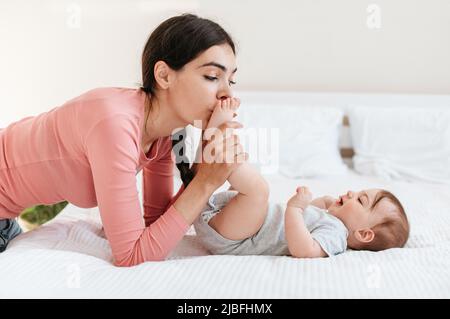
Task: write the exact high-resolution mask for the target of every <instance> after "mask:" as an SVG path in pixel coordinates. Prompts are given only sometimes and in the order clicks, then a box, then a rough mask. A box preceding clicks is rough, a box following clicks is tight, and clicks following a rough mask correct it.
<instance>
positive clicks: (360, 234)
mask: <svg viewBox="0 0 450 319" xmlns="http://www.w3.org/2000/svg"><path fill="white" fill-rule="evenodd" d="M354 235H355V238H356V239H357V240H358V241H359V242H361V243H370V242H371V241H372V240H373V239H374V238H375V233H374V232H373V230H372V229H370V228H364V229H360V230H357V231H355V233H354Z"/></svg>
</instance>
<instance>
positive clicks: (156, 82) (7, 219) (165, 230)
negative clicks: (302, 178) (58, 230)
mask: <svg viewBox="0 0 450 319" xmlns="http://www.w3.org/2000/svg"><path fill="white" fill-rule="evenodd" d="M235 63H236V61H235V48H234V44H233V41H232V40H231V38H230V36H229V35H228V34H227V33H226V32H225V31H224V30H223V29H222V28H221V27H220V26H219V25H218V24H216V23H214V22H212V21H210V20H207V19H201V18H199V17H197V16H194V15H190V14H186V15H181V16H176V17H172V18H170V19H168V20H166V21H164V22H163V23H162V24H161V25H159V26H158V28H156V29H155V31H154V32H153V33H152V34H151V35H150V38H149V39H148V41H147V44H146V46H145V48H144V52H143V56H142V76H143V86H142V87H141V88H140V89H128V88H97V89H94V90H91V91H88V92H86V93H84V94H83V95H81V96H78V97H76V98H74V99H72V100H69V101H67V102H66V103H65V104H64V105H62V106H60V107H56V108H53V109H52V110H50V111H49V112H46V113H43V114H40V115H38V116H35V117H27V118H24V119H22V120H20V121H18V122H15V123H12V124H10V125H9V126H8V127H6V128H4V129H2V130H0V155H1V156H0V169H1V170H0V185H1V188H0V219H1V220H2V223H0V227H1V226H2V225H3V228H0V229H1V230H0V235H1V236H0V239H4V240H3V241H4V242H6V243H4V244H3V246H2V247H3V249H4V248H5V247H6V245H7V242H8V241H9V240H11V239H12V238H14V237H15V236H17V234H18V233H19V232H20V228H19V227H18V226H17V223H16V221H15V220H14V218H16V217H17V216H18V215H19V214H20V212H21V211H22V210H23V209H24V208H26V207H30V206H33V205H36V204H53V203H57V202H60V201H62V200H67V201H69V202H71V203H73V204H74V205H77V206H79V207H85V208H89V207H95V206H98V207H99V211H100V215H101V218H102V223H103V227H104V230H105V234H106V237H107V239H108V240H109V242H110V245H111V249H112V253H113V256H114V264H115V265H117V266H133V265H137V264H140V263H142V262H145V261H156V260H164V259H165V258H166V257H167V255H168V254H169V253H170V252H171V250H172V249H173V248H174V247H175V246H176V245H177V243H178V242H179V241H180V240H181V239H182V238H183V235H184V234H185V232H186V231H187V230H188V228H189V226H190V225H191V224H192V222H193V221H194V220H195V218H196V217H197V216H198V215H199V214H200V211H201V209H202V208H203V207H204V206H205V204H206V202H207V200H208V198H209V197H210V196H211V195H212V193H213V192H214V191H215V190H216V189H217V188H218V187H220V186H221V185H222V184H223V183H224V182H225V180H226V179H227V177H228V176H229V175H230V174H231V172H232V171H233V170H234V169H236V168H237V167H238V166H239V165H240V164H239V163H242V162H243V161H245V160H246V159H247V156H248V155H247V154H246V153H244V152H242V146H241V145H240V144H239V141H238V139H237V138H236V136H234V135H231V136H229V135H225V130H226V129H227V128H228V129H235V128H239V127H241V125H240V124H239V123H237V122H228V123H226V125H222V126H221V127H220V131H218V132H219V133H220V134H219V136H220V137H221V138H216V139H214V140H213V141H212V142H211V141H208V144H209V145H207V146H208V147H209V149H214V152H213V154H215V156H216V157H215V158H213V160H214V159H216V161H214V162H211V160H210V161H208V162H205V161H203V162H201V163H198V164H196V166H195V169H193V171H194V170H195V172H196V173H195V174H194V173H193V172H192V171H190V169H189V163H186V162H185V161H184V162H180V163H178V161H177V166H178V168H179V169H180V170H181V173H182V174H181V175H182V177H183V182H184V185H186V186H183V187H182V188H181V189H180V190H179V191H178V193H177V195H175V196H174V197H173V198H172V195H173V173H172V167H173V153H172V139H171V135H172V134H173V132H174V131H176V130H180V128H184V127H186V126H187V125H188V124H192V123H194V121H199V120H200V121H202V123H203V124H202V128H205V127H206V124H207V122H208V120H209V117H210V116H211V113H212V110H213V109H214V107H215V106H216V105H217V104H218V103H220V101H221V100H224V99H229V101H227V102H229V103H234V104H235V105H238V104H239V101H238V100H237V99H235V98H233V97H232V92H231V88H230V87H231V85H232V83H233V76H234V73H235V71H236V68H235ZM227 136H228V137H227ZM230 145H231V147H225V146H230ZM224 154H225V155H226V156H231V157H226V158H234V159H235V161H234V162H233V163H221V162H218V159H219V158H221V157H219V156H223V155H224ZM181 155H182V154H181ZM181 159H183V158H181ZM142 168H143V169H144V171H143V193H144V200H143V202H144V219H143V218H142V213H141V209H140V202H139V198H138V191H137V188H136V174H137V173H138V172H139V171H140V170H141V169H142ZM1 244H2V242H1V241H0V245H1Z"/></svg>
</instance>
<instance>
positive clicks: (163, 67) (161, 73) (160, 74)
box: [153, 61, 172, 90]
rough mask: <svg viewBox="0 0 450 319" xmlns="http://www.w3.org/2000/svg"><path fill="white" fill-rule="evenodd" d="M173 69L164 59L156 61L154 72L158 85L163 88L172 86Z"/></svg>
mask: <svg viewBox="0 0 450 319" xmlns="http://www.w3.org/2000/svg"><path fill="white" fill-rule="evenodd" d="M171 71H172V70H171V69H170V67H169V66H168V65H167V63H166V62H164V61H158V62H156V63H155V67H154V69H153V73H154V74H155V80H156V83H157V85H158V86H159V87H160V88H161V89H163V90H167V89H168V88H169V86H170V76H169V75H170V72H171Z"/></svg>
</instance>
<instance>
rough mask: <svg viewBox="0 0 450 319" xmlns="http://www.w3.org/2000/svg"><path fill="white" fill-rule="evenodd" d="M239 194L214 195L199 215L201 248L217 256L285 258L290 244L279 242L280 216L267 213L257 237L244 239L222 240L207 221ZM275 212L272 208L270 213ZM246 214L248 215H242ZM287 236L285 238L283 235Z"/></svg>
mask: <svg viewBox="0 0 450 319" xmlns="http://www.w3.org/2000/svg"><path fill="white" fill-rule="evenodd" d="M236 195H237V191H225V192H220V193H216V194H214V195H212V196H211V197H210V199H209V200H208V203H207V205H206V207H205V208H204V209H203V211H202V213H201V214H200V216H199V217H198V218H197V219H196V220H195V221H194V227H195V231H196V233H197V236H198V237H199V238H200V240H201V243H202V245H203V246H204V247H205V248H206V249H208V250H209V251H210V252H211V253H212V254H215V255H286V254H287V253H288V252H289V251H288V249H287V243H285V242H284V240H282V239H280V236H279V233H280V231H282V227H283V226H282V223H280V222H279V221H278V220H276V219H280V218H282V215H280V214H270V213H269V214H268V216H267V218H266V220H265V221H264V224H263V225H262V227H261V228H260V229H259V231H258V232H256V234H254V235H253V236H251V237H249V238H245V239H242V240H231V239H228V238H225V237H223V236H222V235H221V234H219V233H218V232H217V231H216V230H215V229H214V228H212V227H211V226H210V225H209V224H208V222H209V221H210V220H211V218H213V217H214V216H215V215H216V214H219V213H220V210H221V209H222V208H223V207H224V206H225V205H226V204H227V203H228V202H229V201H230V200H231V199H232V198H233V197H234V196H236ZM270 210H272V209H271V208H269V212H270ZM242 213H243V214H245V212H242ZM281 237H284V236H281Z"/></svg>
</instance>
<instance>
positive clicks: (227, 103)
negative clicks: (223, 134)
mask: <svg viewBox="0 0 450 319" xmlns="http://www.w3.org/2000/svg"><path fill="white" fill-rule="evenodd" d="M239 104H240V101H239V99H236V98H228V99H226V100H221V101H219V102H218V103H217V105H216V107H215V108H214V111H213V113H212V115H211V118H210V119H209V122H208V125H207V127H206V128H207V129H208V128H217V127H219V126H220V125H222V124H223V123H225V122H228V121H232V120H233V117H235V115H236V113H235V112H236V110H237V109H238V107H239Z"/></svg>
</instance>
